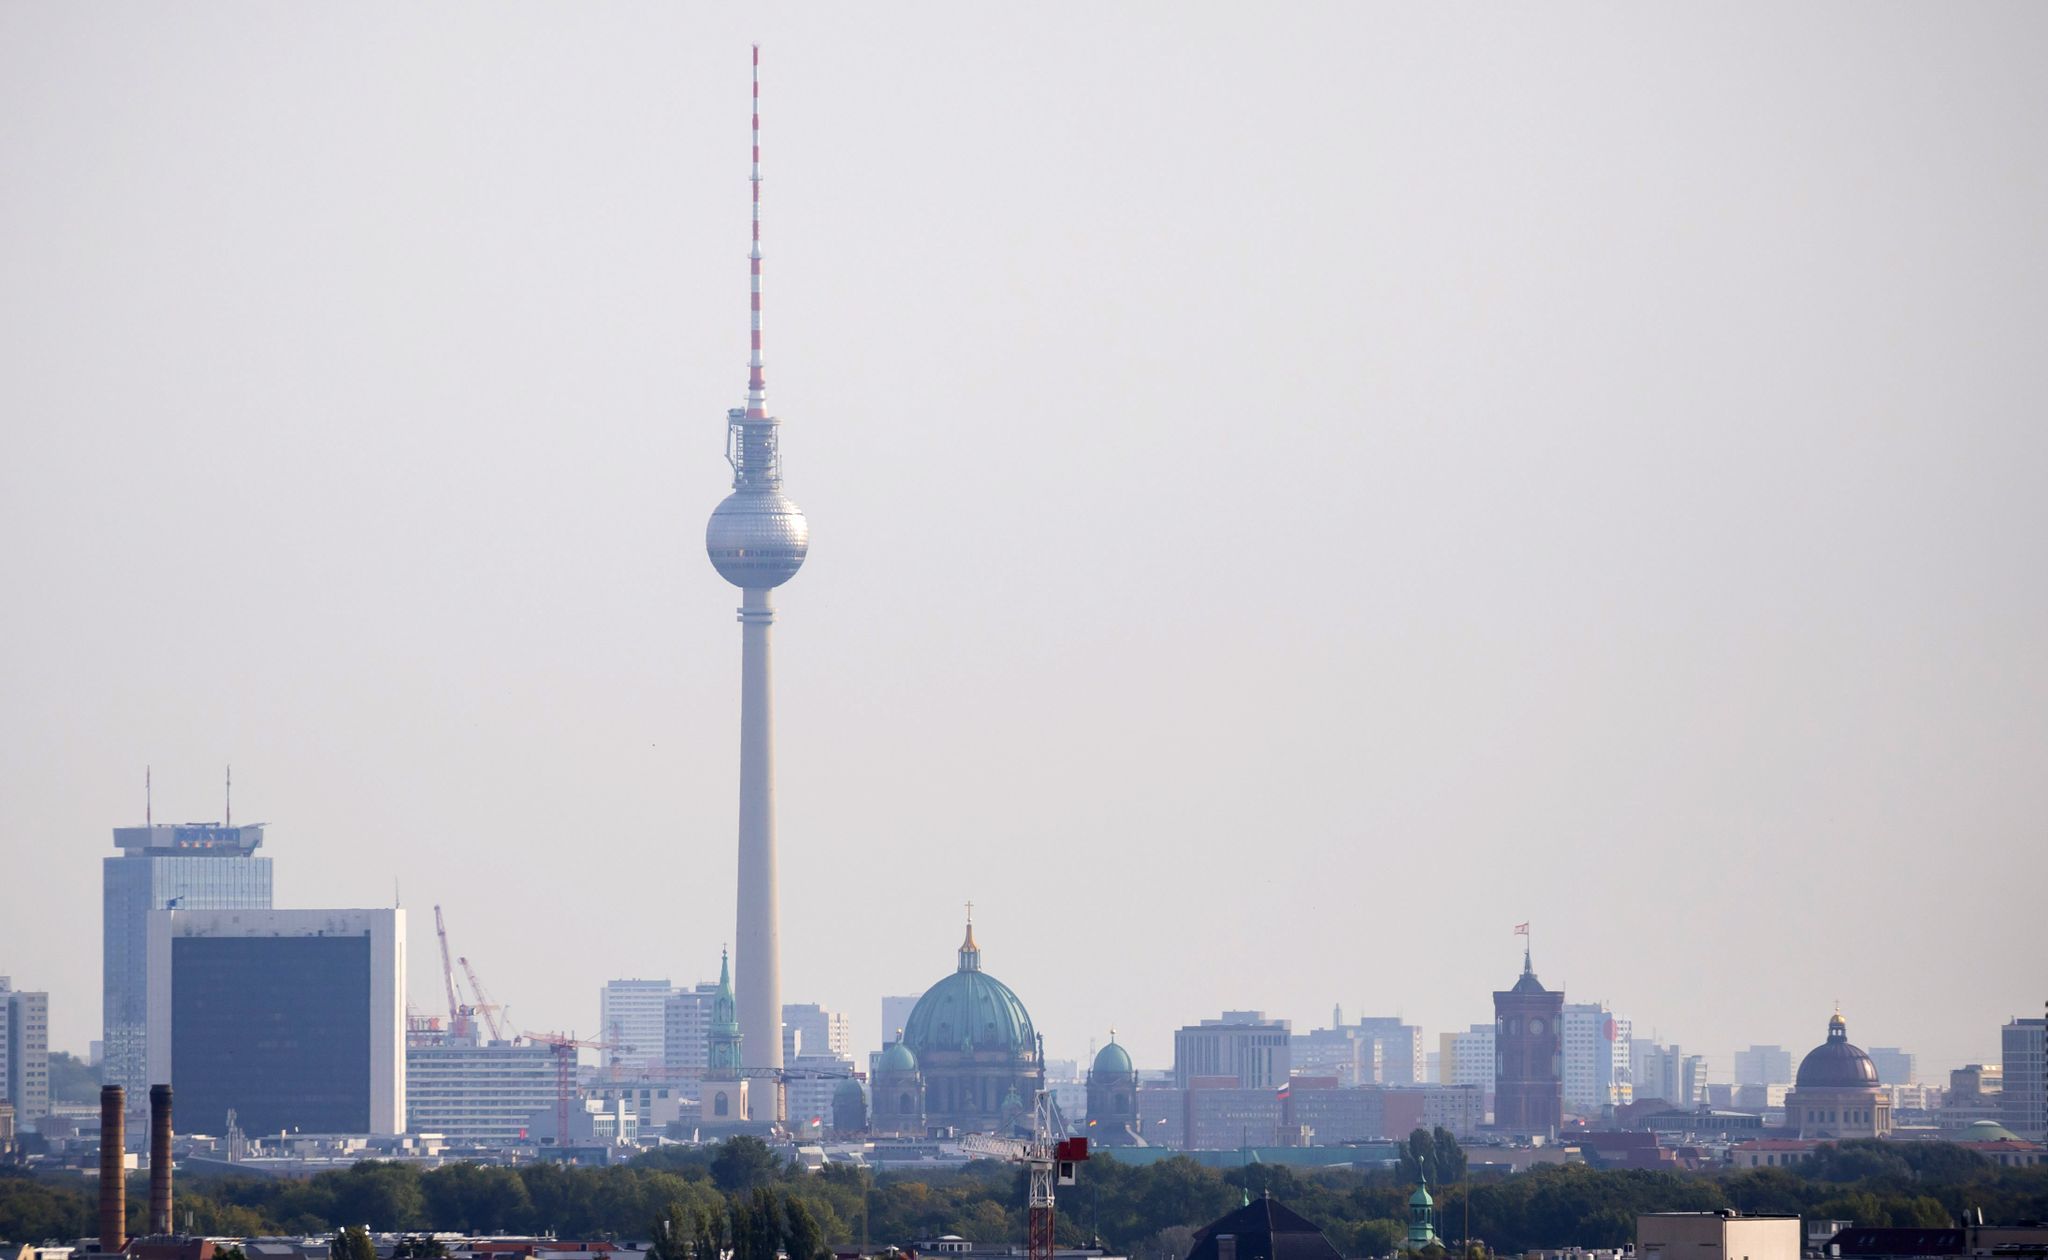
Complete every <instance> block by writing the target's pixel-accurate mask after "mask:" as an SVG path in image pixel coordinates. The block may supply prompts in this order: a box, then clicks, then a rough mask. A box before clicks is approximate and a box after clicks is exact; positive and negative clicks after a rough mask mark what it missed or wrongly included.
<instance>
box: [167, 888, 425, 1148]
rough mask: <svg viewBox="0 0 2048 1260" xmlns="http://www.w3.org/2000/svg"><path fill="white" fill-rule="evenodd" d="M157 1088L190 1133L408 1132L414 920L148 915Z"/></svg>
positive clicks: (360, 914)
mask: <svg viewBox="0 0 2048 1260" xmlns="http://www.w3.org/2000/svg"><path fill="white" fill-rule="evenodd" d="M147 961H148V966H149V970H150V975H151V976H152V977H153V980H154V982H153V983H152V984H151V985H150V990H149V1030H148V1031H149V1062H148V1063H147V1065H146V1070H147V1072H148V1077H149V1079H150V1080H151V1081H157V1082H168V1083H169V1084H170V1085H171V1086H172V1088H174V1089H175V1090H176V1091H177V1100H178V1116H179V1119H180V1123H181V1124H182V1125H183V1126H184V1128H185V1129H186V1130H187V1131H188V1132H200V1133H207V1132H211V1133H221V1132H224V1131H225V1130H226V1127H227V1117H228V1112H230V1111H233V1112H234V1113H235V1117H236V1121H237V1123H238V1124H239V1125H240V1126H241V1127H242V1129H243V1130H244V1131H246V1132H249V1133H276V1132H279V1131H281V1130H287V1129H297V1130H302V1131H304V1132H306V1133H343V1134H358V1133H367V1134H395V1133H400V1132H403V1131H404V1129H405V978H404V977H405V911H403V910H397V909H385V910H183V909H180V910H171V911H158V912H157V913H155V914H153V915H151V916H150V920H149V942H148V950H147Z"/></svg>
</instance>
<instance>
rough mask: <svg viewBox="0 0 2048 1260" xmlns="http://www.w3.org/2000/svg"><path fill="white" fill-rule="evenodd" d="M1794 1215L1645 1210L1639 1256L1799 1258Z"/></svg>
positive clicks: (1674, 1259)
mask: <svg viewBox="0 0 2048 1260" xmlns="http://www.w3.org/2000/svg"><path fill="white" fill-rule="evenodd" d="M1803 1247H1804V1240H1803V1239H1802V1238H1801V1237H1800V1229H1799V1218H1798V1217H1796V1216H1743V1215H1740V1214H1738V1213H1735V1212H1726V1211H1723V1212H1645V1213H1643V1214H1642V1215H1640V1216H1638V1217H1636V1255H1637V1257H1638V1258H1639V1260H1800V1256H1801V1254H1802V1248H1803Z"/></svg>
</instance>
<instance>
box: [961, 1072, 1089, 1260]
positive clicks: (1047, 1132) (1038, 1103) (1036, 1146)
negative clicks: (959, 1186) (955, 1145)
mask: <svg viewBox="0 0 2048 1260" xmlns="http://www.w3.org/2000/svg"><path fill="white" fill-rule="evenodd" d="M1065 1127H1066V1126H1065V1125H1064V1124H1062V1123H1061V1121H1060V1111H1059V1104H1058V1103H1057V1102H1055V1101H1054V1099H1053V1096H1052V1093H1051V1092H1050V1091H1049V1090H1043V1089H1041V1090H1039V1091H1038V1094H1037V1096H1036V1097H1035V1098H1034V1099H1033V1100H1032V1104H1031V1136H1030V1137H1028V1138H1005V1137H994V1136H991V1135H989V1134H984V1133H970V1134H968V1135H967V1136H966V1137H964V1138H961V1139H960V1145H961V1146H962V1147H964V1148H966V1149H967V1150H969V1151H972V1152H973V1153H975V1154H976V1155H983V1156H987V1157H988V1158H990V1159H1003V1160H1008V1161H1009V1162H1011V1163H1013V1164H1022V1165H1024V1166H1025V1167H1026V1168H1027V1169H1029V1170H1030V1172H1031V1212H1030V1227H1029V1231H1028V1233H1029V1237H1028V1238H1027V1239H1026V1245H1025V1253H1026V1255H1027V1257H1028V1260H1052V1192H1053V1187H1054V1186H1055V1185H1060V1186H1071V1185H1073V1184H1074V1170H1075V1165H1077V1164H1079V1163H1080V1162H1081V1161H1082V1160H1085V1159H1087V1158H1088V1139H1087V1138H1084V1137H1077V1138H1069V1137H1061V1136H1059V1134H1060V1131H1061V1130H1062V1129H1064V1128H1065Z"/></svg>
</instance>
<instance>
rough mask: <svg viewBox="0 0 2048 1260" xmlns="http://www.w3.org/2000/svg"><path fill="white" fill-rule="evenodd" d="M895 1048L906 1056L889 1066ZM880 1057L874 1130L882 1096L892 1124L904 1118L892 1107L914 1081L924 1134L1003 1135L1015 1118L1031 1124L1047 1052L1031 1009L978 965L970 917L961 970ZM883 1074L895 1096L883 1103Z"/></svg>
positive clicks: (934, 991)
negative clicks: (940, 1131) (952, 1131)
mask: <svg viewBox="0 0 2048 1260" xmlns="http://www.w3.org/2000/svg"><path fill="white" fill-rule="evenodd" d="M899 1047H900V1048H901V1050H902V1051H903V1052H904V1054H902V1055H898V1056H897V1067H896V1070H893V1071H891V1070H889V1060H890V1056H891V1055H896V1052H897V1050H898V1048H899ZM882 1058H883V1064H882V1068H883V1069H884V1070H883V1071H880V1072H877V1074H876V1091H875V1106H874V1113H875V1123H876V1127H877V1128H880V1127H882V1122H883V1116H884V1114H885V1113H884V1103H885V1101H886V1102H887V1103H888V1104H890V1106H889V1111H888V1113H887V1114H888V1115H889V1117H890V1122H891V1124H892V1125H900V1124H901V1123H902V1121H903V1120H906V1119H908V1114H907V1112H905V1111H904V1110H903V1109H902V1108H900V1107H899V1106H898V1105H897V1104H900V1103H901V1102H902V1101H903V1098H902V1094H903V1089H902V1087H903V1085H905V1084H907V1083H908V1081H909V1080H911V1079H915V1080H916V1081H917V1082H918V1084H919V1085H921V1087H922V1106H923V1123H924V1127H925V1129H926V1130H927V1131H930V1130H936V1129H955V1130H958V1131H960V1132H962V1133H996V1132H1006V1131H1008V1130H1009V1129H1010V1128H1011V1127H1012V1126H1013V1125H1015V1124H1017V1123H1018V1122H1019V1120H1020V1119H1022V1120H1025V1121H1027V1122H1028V1120H1029V1117H1030V1112H1031V1102H1032V1099H1033V1098H1035V1097H1036V1096H1037V1094H1038V1091H1039V1090H1041V1089H1044V1088H1045V1052H1044V1050H1043V1048H1042V1047H1041V1046H1040V1045H1039V1042H1038V1031H1037V1030H1036V1029H1035V1028H1033V1027H1032V1024H1031V1013H1030V1012H1029V1011H1026V1010H1025V1009H1024V1003H1022V1002H1020V1001H1018V1000H1017V995H1016V994H1015V993H1012V992H1011V991H1010V986H1008V985H1006V984H1004V983H1003V982H1002V981H1000V980H998V979H996V978H995V977H994V976H992V975H990V974H988V973H987V972H985V971H983V970H982V969H981V947H980V946H978V945H976V944H975V943H974V921H973V920H972V919H969V920H968V921H967V936H966V939H965V940H963V941H962V942H961V943H960V962H959V965H958V967H957V968H956V969H955V970H954V972H953V974H952V975H950V976H947V977H946V978H945V979H943V980H941V981H939V982H938V983H937V984H935V985H933V986H932V987H931V988H929V989H927V990H925V994H924V996H923V997H921V998H919V999H918V1000H917V1005H916V1006H914V1007H912V1008H911V1010H910V1018H909V1019H907V1020H905V1021H904V1025H903V1035H902V1038H901V1039H900V1040H898V1041H897V1042H896V1044H895V1045H892V1046H891V1047H889V1050H888V1051H887V1052H885V1053H884V1054H883V1056H882ZM885 1075H886V1076H888V1077H889V1079H890V1080H891V1082H893V1083H894V1085H895V1087H896V1088H895V1091H894V1092H895V1094H896V1096H895V1097H891V1098H888V1099H886V1100H885V1098H884V1096H883V1090H882V1077H883V1076H885ZM895 1131H897V1132H904V1131H907V1130H906V1129H904V1128H901V1127H898V1128H896V1129H895Z"/></svg>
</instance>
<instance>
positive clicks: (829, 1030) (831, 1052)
mask: <svg viewBox="0 0 2048 1260" xmlns="http://www.w3.org/2000/svg"><path fill="white" fill-rule="evenodd" d="M800 1054H801V1055H807V1056H812V1057H816V1056H819V1055H823V1056H825V1057H827V1058H834V1059H845V1060H847V1061H848V1062H851V1061H852V1060H853V1028H852V1026H851V1025H849V1024H848V1023H847V1020H846V1016H845V1015H843V1014H841V1013H840V1012H838V1011H828V1010H826V1009H825V1008H824V1007H822V1006H819V1005H818V1004H817V1003H816V1002H804V1003H801V1004H792V1005H787V1006H784V1007H783V1008H782V1057H783V1060H784V1061H785V1062H794V1061H795V1059H796V1056H798V1055H800Z"/></svg>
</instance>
